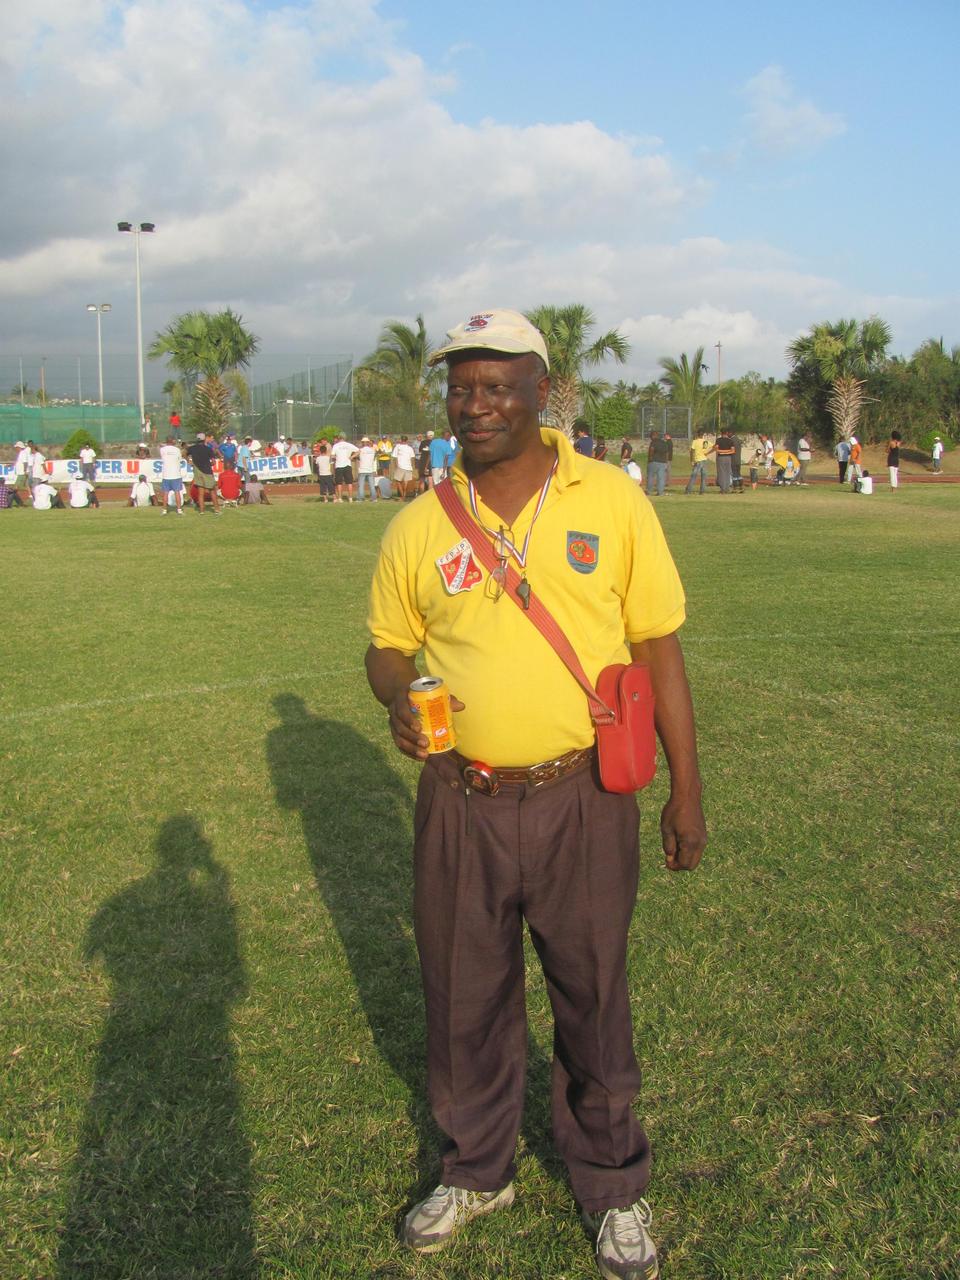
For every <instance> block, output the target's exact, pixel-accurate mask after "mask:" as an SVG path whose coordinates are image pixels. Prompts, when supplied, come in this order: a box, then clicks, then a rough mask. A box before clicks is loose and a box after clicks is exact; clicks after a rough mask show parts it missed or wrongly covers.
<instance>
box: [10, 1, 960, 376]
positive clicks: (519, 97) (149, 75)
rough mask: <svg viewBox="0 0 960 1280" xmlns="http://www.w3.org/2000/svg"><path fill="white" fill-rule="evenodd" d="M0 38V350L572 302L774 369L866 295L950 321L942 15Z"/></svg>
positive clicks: (821, 10)
mask: <svg viewBox="0 0 960 1280" xmlns="http://www.w3.org/2000/svg"><path fill="white" fill-rule="evenodd" d="M6 25H7V30H6V32H5V35H6V39H5V45H4V48H3V50H0V71H2V74H0V102H2V105H3V108H4V116H5V119H6V120H7V121H8V122H9V123H8V128H7V129H6V130H4V133H3V137H2V138H0V156H2V159H3V164H4V173H5V190H4V192H3V195H2V196H0V199H2V200H3V202H4V209H3V216H2V218H0V357H2V356H5V357H8V358H9V357H11V356H15V355H17V354H19V353H21V352H22V353H30V352H37V351H41V350H42V351H44V352H53V353H56V352H60V353H62V354H63V355H64V356H66V355H68V354H69V355H76V354H87V352H88V348H89V346H90V337H91V329H90V324H89V317H88V316H86V314H85V312H84V306H85V304H86V303H87V302H90V301H104V300H110V301H111V302H112V303H113V306H114V311H113V313H112V316H111V318H110V324H109V326H108V328H107V333H106V335H105V340H106V342H107V343H108V348H107V349H108V352H109V351H110V350H111V349H112V350H114V351H118V350H125V351H131V350H132V349H133V346H134V339H133V332H132V329H131V321H132V292H133V280H132V246H131V245H130V243H129V239H127V238H124V237H120V236H118V235H117V233H116V231H115V229H114V228H115V224H116V221H117V220H118V219H121V218H129V219H131V220H134V221H137V220H141V219H149V220H151V221H155V222H156V224H157V233H156V235H155V236H154V237H151V238H150V239H149V241H145V243H144V314H145V329H146V331H147V336H148V339H149V337H150V336H151V334H152V333H153V332H155V331H156V330H158V329H160V328H161V327H162V326H163V325H165V324H166V323H167V322H168V321H169V320H170V319H171V318H172V316H173V315H175V314H177V313H178V312H179V311H183V310H187V309H192V308H196V307H219V306H224V305H231V306H234V307H235V308H237V309H239V310H240V311H241V313H242V314H243V316H244V318H245V319H246V321H247V322H248V323H249V324H250V326H251V327H252V328H253V329H254V330H255V332H257V333H258V334H259V335H260V336H261V338H262V341H263V347H264V350H265V351H270V352H273V353H277V354H283V353H293V352H312V353H322V352H325V351H329V352H343V351H348V352H353V353H354V354H355V355H357V356H358V357H359V356H362V355H363V354H365V352H366V351H368V350H369V349H370V347H371V346H372V345H373V343H374V342H375V340H376V335H377V332H378V329H379V327H380V324H381V322H382V321H383V320H384V319H385V318H388V317H391V318H392V317H398V318H404V319H407V320H412V319H413V317H414V316H415V315H416V314H417V313H418V312H423V314H424V316H425V319H426V322H427V325H428V329H429V330H430V332H431V333H432V334H434V335H436V336H437V337H438V338H439V337H440V336H441V335H442V332H443V330H444V329H445V328H446V327H448V326H449V325H452V324H454V323H456V322H457V321H458V320H460V319H462V318H463V316H465V315H467V314H469V313H471V312H473V311H475V310H477V309H479V308H484V307H489V306H491V305H498V304H502V305H511V306H518V307H521V308H525V307H531V306H534V305H537V304H538V303H541V302H564V301H574V300H576V301H584V302H587V303H588V304H589V305H590V306H591V307H592V308H593V310H594V311H595V312H596V314H597V317H598V321H599V323H600V324H601V325H602V326H603V327H604V328H608V327H613V326H616V327H619V328H621V329H622V330H623V332H624V333H625V334H626V335H627V336H628V338H629V339H630V342H631V345H632V354H631V358H630V362H629V364H628V366H627V368H626V370H625V371H624V372H625V374H626V376H627V377H628V378H634V379H636V380H638V381H646V380H647V379H648V378H650V377H652V376H654V375H655V373H656V372H657V363H656V362H657V358H658V356H660V355H664V354H673V355H677V354H679V352H680V351H683V350H687V351H692V349H693V348H694V347H695V346H698V345H704V346H706V347H707V348H708V350H709V349H710V348H712V347H713V344H714V343H715V342H716V341H718V340H722V341H723V343H724V349H725V353H726V354H725V371H726V372H729V373H730V374H737V373H742V372H745V371H746V370H747V369H757V370H759V371H760V372H762V373H764V374H775V375H782V374H783V373H784V372H785V368H786V366H785V361H784V356H783V349H784V347H785V345H786V343H787V342H788V341H789V340H790V339H791V338H792V337H794V336H795V335H796V334H797V333H798V332H800V331H801V330H803V329H804V328H806V327H808V326H809V325H810V324H812V323H814V322H816V321H818V320H822V319H835V318H838V317H839V316H841V315H854V316H858V317H859V316H864V315H867V314H870V313H871V312H878V313H879V314H881V315H883V316H884V318H885V319H887V320H888V322H889V323H890V324H891V326H892V328H893V331H894V348H895V349H896V350H898V351H903V352H909V351H910V350H912V349H913V348H914V347H915V346H917V345H918V344H919V342H920V341H922V340H923V338H925V337H927V336H929V335H937V336H939V335H941V334H942V335H943V336H944V337H945V339H946V341H947V342H948V343H953V342H960V323H958V320H957V317H958V305H957V304H958V301H960V280H958V267H957V265H956V259H955V255H954V254H953V252H952V243H953V237H954V228H955V225H956V210H957V207H958V196H960V191H958V186H960V182H958V178H957V164H956V150H957V148H956V144H955V142H954V135H955V132H956V118H957V105H958V103H957V97H958V93H957V88H956V80H957V77H956V72H955V68H954V65H953V63H954V61H955V53H956V49H957V48H958V47H960V6H957V5H955V4H946V3H939V2H937V3H934V2H932V0H927V2H926V3H924V2H921V3H919V4H915V5H913V6H912V7H910V8H909V9H907V8H906V7H905V6H902V5H893V4H889V3H879V4H873V5H866V4H864V3H861V2H860V0H856V2H854V3H849V2H848V3H842V4H833V5H828V4H825V3H822V2H821V0H815V2H814V3H810V4H807V5H806V6H803V7H800V6H789V7H788V6H780V5H771V4H765V5H761V4H740V5H737V6H735V7H733V8H732V9H729V10H727V11H724V10H723V8H722V7H721V6H717V5H713V4H711V5H708V4H702V3H693V4H687V5H685V6H683V8H682V9H681V10H668V9H667V8H666V7H664V6H653V5H650V4H646V3H633V4H626V3H621V2H619V0H618V2H616V3H603V2H602V0H601V2H600V3H594V4H592V5H590V6H587V5H585V4H572V3H567V4H562V3H561V4H554V5H551V6H549V7H548V6H543V5H541V4H537V5H534V4H531V3H519V4H516V3H515V4H507V3H503V2H502V0H489V2H487V3H485V4H483V5H478V6H475V7H471V8H461V9H460V10H445V9H444V8H442V7H440V6H437V5H435V4H427V3H419V2H417V3H414V2H412V0H379V3H378V0H352V2H351V3H350V4H346V5H344V4H342V3H335V2H334V0H309V2H307V0H304V2H303V3H299V2H297V3H292V4H285V5H274V4H264V3H254V2H253V0H207V3H205V4H204V5H203V6H197V5H196V4H195V3H192V0H88V2H87V3H85V4H84V5H83V6H77V5H76V4H75V3H74V2H73V0H34V3H33V4H32V5H31V7H30V10H29V12H24V13H19V12H18V13H17V14H15V15H14V14H11V15H8V16H7V23H6Z"/></svg>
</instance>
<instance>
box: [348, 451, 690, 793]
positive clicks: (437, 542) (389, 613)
mask: <svg viewBox="0 0 960 1280" xmlns="http://www.w3.org/2000/svg"><path fill="white" fill-rule="evenodd" d="M542 435H543V439H544V441H545V442H546V443H547V444H549V445H551V446H552V447H553V448H555V449H556V451H557V454H558V457H559V463H558V467H557V471H556V472H555V474H554V477H553V480H552V482H551V484H550V489H549V491H548V493H547V498H546V501H545V503H544V505H543V508H542V509H541V511H540V514H539V516H538V517H537V519H536V522H535V524H534V528H533V533H532V535H531V538H530V546H529V551H528V554H527V565H526V576H527V580H528V582H529V584H530V588H531V590H532V592H533V593H534V595H537V596H539V597H540V598H541V600H542V601H543V603H544V604H545V605H546V607H547V608H548V609H549V610H550V612H551V613H552V614H553V616H554V617H555V618H556V620H557V622H558V623H559V624H560V626H561V628H562V629H563V630H564V631H565V632H566V635H567V638H568V639H569V640H570V643H571V644H572V645H573V647H574V649H575V650H576V652H577V655H578V656H579V658H580V661H581V662H582V663H583V667H584V670H585V671H586V673H587V675H588V676H589V677H590V679H591V680H592V681H594V682H595V681H596V677H597V675H598V674H599V672H600V671H601V670H602V669H603V668H604V667H605V666H608V665H609V664H610V663H611V662H629V661H630V651H629V647H628V646H629V642H631V641H633V642H637V641H641V640H648V639H652V638H654V637H656V636H664V635H669V634H670V633H671V632H673V631H676V630H677V628H678V627H679V626H680V625H681V624H682V622H683V620H684V617H685V613H684V596H683V588H682V587H681V585H680V579H679V576H678V574H677V570H676V568H675V566H674V563H673V559H672V557H671V555H670V552H669V550H668V548H667V544H666V540H665V539H664V536H663V531H662V530H661V528H660V522H659V521H658V520H657V517H656V515H655V513H654V510H653V507H652V506H651V504H650V503H649V502H648V501H647V499H646V497H645V496H644V494H643V493H642V491H641V490H640V488H639V486H638V485H636V484H635V483H634V482H633V481H632V480H631V479H630V478H629V476H627V475H626V473H625V472H623V471H621V470H620V468H619V467H611V466H607V465H605V464H604V463H602V462H596V461H594V460H593V459H592V458H584V457H582V456H581V455H580V454H578V453H575V452H574V450H573V448H572V446H571V445H570V443H569V441H568V440H567V439H566V437H565V436H564V435H562V433H560V432H557V431H553V430H550V429H548V428H543V429H542ZM453 481H454V484H455V486H456V488H457V492H458V493H459V495H460V497H461V499H462V500H463V502H464V505H465V506H466V507H467V509H468V510H469V499H468V496H467V480H466V476H465V475H464V473H463V470H462V467H461V464H460V460H459V458H458V459H457V461H456V463H455V465H454V469H453ZM538 497H539V495H538V494H537V495H534V496H533V497H531V499H530V502H529V503H528V504H527V506H526V507H525V508H524V510H523V511H522V512H521V514H520V516H519V517H518V518H517V520H516V521H515V522H514V524H513V527H512V539H513V541H514V543H515V544H516V545H518V546H522V544H523V540H524V537H525V536H526V532H527V530H528V529H529V528H530V523H531V520H532V519H533V516H534V512H535V510H536V505H537V498H538ZM478 509H479V512H480V518H481V520H482V522H483V523H484V524H485V525H487V526H488V527H490V528H491V529H498V528H499V527H500V525H501V524H502V521H501V519H500V518H499V516H497V515H496V513H495V512H493V511H490V510H488V509H487V508H485V507H484V505H483V502H482V500H479V499H478ZM484 536H486V535H484ZM463 541H464V540H463V539H461V537H460V534H459V533H458V532H457V530H456V529H455V528H454V526H453V525H452V524H451V523H450V520H449V518H448V517H447V515H446V514H445V513H444V510H443V508H442V507H441V506H440V503H439V501H438V500H437V498H436V495H435V494H434V493H432V492H429V493H425V494H422V495H421V496H420V497H419V498H417V499H416V500H415V501H414V502H412V503H411V504H410V505H409V506H408V507H406V508H405V509H404V510H403V511H401V512H400V513H399V514H398V515H397V516H395V517H394V519H393V520H392V521H391V523H390V525H389V527H388V529H387V531H386V533H385V535H384V538H383V542H382V544H381V548H380V558H379V562H378V564H377V568H376V571H375V574H374V579H373V587H372V590H371V597H370V617H369V627H370V634H371V637H372V640H373V643H374V645H376V646H377V648H380V649H398V650H400V652H401V653H404V654H407V655H410V656H412V655H415V654H417V653H418V652H420V651H421V650H422V651H423V656H424V666H425V668H426V670H427V671H428V672H429V674H430V675H435V676H441V677H442V678H443V679H444V680H445V681H446V682H447V685H448V687H449V689H450V692H451V693H453V694H454V695H455V696H456V697H458V698H460V699H462V701H463V702H464V703H465V704H466V708H465V710H464V711H461V712H459V713H458V714H457V715H456V717H455V723H456V729H457V737H458V742H457V747H458V750H459V751H460V752H461V753H462V754H463V755H465V756H469V757H471V758H475V759H480V760H483V761H485V762H486V763H487V764H490V765H499V766H501V767H504V768H506V767H508V766H510V765H529V764H536V763H538V762H539V761H541V760H549V759H552V758H553V757H554V756H557V755H560V754H561V753H563V752H564V751H569V750H571V749H573V748H577V747H585V746H589V745H590V743H591V742H592V741H593V737H594V734H593V727H592V725H591V724H590V715H589V711H588V708H587V699H586V696H585V695H584V693H583V692H582V690H581V689H580V686H579V685H578V684H577V683H576V681H575V680H574V678H573V676H571V675H570V673H569V671H568V670H567V668H566V667H565V666H564V665H563V663H562V662H561V660H560V658H559V657H558V656H557V654H556V653H555V652H554V650H553V648H552V647H551V646H550V644H549V643H548V642H547V641H546V640H545V639H544V637H543V636H542V635H541V634H540V632H539V631H538V630H537V628H536V627H535V626H534V625H533V624H532V623H531V621H530V619H529V618H527V617H524V615H523V612H522V610H520V609H518V608H517V606H516V604H515V603H514V602H513V601H512V600H510V599H508V598H507V595H506V593H504V594H503V595H501V596H500V598H499V599H494V598H493V594H494V593H493V588H494V585H495V584H494V583H492V582H489V581H488V575H487V571H486V570H485V569H484V568H483V567H482V566H481V565H480V564H479V562H478V561H477V560H476V559H475V558H474V557H473V554H472V552H473V548H472V544H471V542H470V541H469V540H468V541H467V542H466V544H465V545H461V544H462V543H463ZM514 567H515V568H516V567H517V566H516V564H514Z"/></svg>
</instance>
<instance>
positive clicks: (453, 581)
mask: <svg viewBox="0 0 960 1280" xmlns="http://www.w3.org/2000/svg"><path fill="white" fill-rule="evenodd" d="M436 563H437V568H438V569H439V570H440V574H441V576H442V578H443V585H444V586H445V587H446V589H447V592H448V594H449V595H451V596H455V595H456V594H457V593H458V592H460V591H469V590H470V589H471V588H472V587H475V586H476V585H477V583H478V582H480V581H482V579H483V574H482V572H481V570H480V566H479V565H478V564H477V562H476V560H475V559H474V558H473V547H471V545H470V543H469V542H468V541H467V540H466V538H463V539H461V541H460V542H458V543H457V545H456V546H455V547H451V548H450V550H449V551H448V552H446V554H444V555H442V556H441V557H440V558H439V560H437V562H436Z"/></svg>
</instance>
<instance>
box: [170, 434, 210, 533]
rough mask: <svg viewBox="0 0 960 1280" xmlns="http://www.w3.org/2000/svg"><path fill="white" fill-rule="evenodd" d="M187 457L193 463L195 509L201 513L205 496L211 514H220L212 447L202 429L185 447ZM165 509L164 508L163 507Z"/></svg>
mask: <svg viewBox="0 0 960 1280" xmlns="http://www.w3.org/2000/svg"><path fill="white" fill-rule="evenodd" d="M187 457H188V458H189V459H190V462H191V463H192V465H193V483H194V484H195V485H196V489H197V510H198V511H199V513H200V514H201V515H203V509H204V504H205V503H206V500H207V498H209V499H210V502H211V503H212V505H213V514H214V515H215V516H218V515H220V498H219V496H218V494H217V482H216V479H215V478H214V474H213V458H214V453H213V449H212V448H211V447H210V445H209V444H208V442H207V439H206V438H205V437H204V433H203V432H202V431H198V432H197V438H196V440H194V442H193V444H192V445H190V446H189V447H188V449H187ZM164 510H166V508H164Z"/></svg>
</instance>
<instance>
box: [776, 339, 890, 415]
mask: <svg viewBox="0 0 960 1280" xmlns="http://www.w3.org/2000/svg"><path fill="white" fill-rule="evenodd" d="M890 340H891V333H890V326H889V325H888V324H887V323H886V321H885V320H881V319H880V317H879V316H870V317H869V319H867V320H861V321H860V322H859V324H858V323H857V321H856V320H837V321H836V322H834V323H830V322H829V321H824V322H823V323H821V324H815V325H814V326H813V328H812V329H811V330H810V332H809V333H804V334H801V335H800V337H799V338H795V339H794V340H793V342H791V343H790V345H789V347H787V358H788V359H789V361H790V363H791V364H792V365H793V374H792V375H791V381H793V380H797V381H803V380H807V381H809V380H810V379H815V380H817V381H819V382H820V384H821V385H822V386H823V387H825V388H826V389H827V391H828V395H827V398H826V409H827V412H828V413H829V415H830V419H831V421H832V422H833V429H834V434H835V435H836V437H837V439H840V438H842V437H843V436H850V435H853V433H854V432H855V431H856V429H857V423H858V422H859V419H860V410H861V408H862V406H863V401H864V398H865V393H864V387H865V386H866V380H867V376H868V375H869V374H870V373H872V372H874V370H876V369H877V368H878V367H879V366H880V364H881V363H882V362H883V359H884V357H885V356H886V353H887V347H889V345H890Z"/></svg>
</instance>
